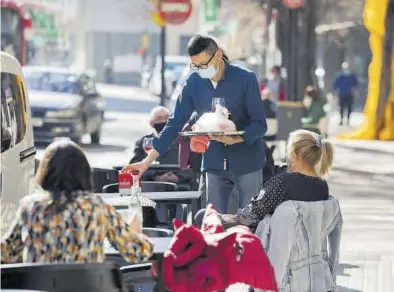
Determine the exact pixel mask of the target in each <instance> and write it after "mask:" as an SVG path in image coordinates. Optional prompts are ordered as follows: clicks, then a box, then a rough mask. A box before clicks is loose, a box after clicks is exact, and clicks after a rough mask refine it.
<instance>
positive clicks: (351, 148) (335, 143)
mask: <svg viewBox="0 0 394 292" xmlns="http://www.w3.org/2000/svg"><path fill="white" fill-rule="evenodd" d="M331 143H332V144H334V146H336V147H340V148H344V149H350V150H357V151H364V152H372V153H380V154H392V155H394V149H393V151H388V150H382V149H377V148H365V147H359V146H351V145H346V144H341V143H338V142H337V141H333V140H331Z"/></svg>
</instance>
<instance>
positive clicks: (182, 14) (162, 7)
mask: <svg viewBox="0 0 394 292" xmlns="http://www.w3.org/2000/svg"><path fill="white" fill-rule="evenodd" d="M192 9H193V7H192V3H191V0H161V1H159V13H160V16H161V18H162V19H163V20H164V21H165V22H166V23H169V24H182V23H184V22H185V21H186V20H187V19H188V18H189V17H190V15H191V13H192Z"/></svg>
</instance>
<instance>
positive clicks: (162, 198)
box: [97, 191, 201, 224]
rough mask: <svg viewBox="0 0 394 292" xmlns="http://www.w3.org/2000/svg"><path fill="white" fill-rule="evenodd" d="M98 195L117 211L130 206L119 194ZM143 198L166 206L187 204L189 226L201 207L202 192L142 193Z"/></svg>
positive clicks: (126, 199) (126, 198)
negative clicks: (194, 214)
mask: <svg viewBox="0 0 394 292" xmlns="http://www.w3.org/2000/svg"><path fill="white" fill-rule="evenodd" d="M97 195H99V196H101V198H102V199H103V200H104V202H106V203H107V204H109V205H112V206H114V207H115V208H117V209H124V206H127V205H128V196H121V195H120V194H119V193H98V194H97ZM142 196H143V197H146V198H148V199H150V200H152V201H155V202H156V203H166V204H185V205H187V208H186V212H187V220H186V223H187V224H192V223H193V211H195V212H196V211H197V210H196V209H197V208H196V207H195V208H194V210H193V204H194V206H199V204H198V203H199V200H200V198H201V192H198V191H188V192H146V193H142Z"/></svg>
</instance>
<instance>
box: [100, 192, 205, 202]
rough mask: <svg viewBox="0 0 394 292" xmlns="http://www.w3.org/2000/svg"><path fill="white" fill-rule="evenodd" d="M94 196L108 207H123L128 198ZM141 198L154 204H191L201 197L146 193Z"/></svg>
mask: <svg viewBox="0 0 394 292" xmlns="http://www.w3.org/2000/svg"><path fill="white" fill-rule="evenodd" d="M96 195H99V196H100V197H101V198H102V199H103V200H104V202H106V203H107V204H110V205H124V204H125V203H124V202H125V201H128V196H121V195H120V194H119V193H97V194H96ZM142 196H143V197H146V198H148V199H150V200H152V201H155V202H172V203H183V204H191V203H192V202H193V201H195V200H198V199H199V198H200V197H201V192H198V191H186V192H146V193H142Z"/></svg>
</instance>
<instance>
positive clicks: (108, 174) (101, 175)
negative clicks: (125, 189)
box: [92, 168, 119, 193]
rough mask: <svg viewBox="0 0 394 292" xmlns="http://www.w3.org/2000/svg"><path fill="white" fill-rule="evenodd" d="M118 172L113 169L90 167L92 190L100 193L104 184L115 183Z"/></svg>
mask: <svg viewBox="0 0 394 292" xmlns="http://www.w3.org/2000/svg"><path fill="white" fill-rule="evenodd" d="M118 174H119V172H118V171H117V170H115V169H106V168H92V177H93V191H94V192H95V193H100V192H101V191H102V189H103V187H104V186H105V185H109V184H114V183H117V182H118Z"/></svg>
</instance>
